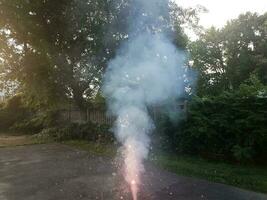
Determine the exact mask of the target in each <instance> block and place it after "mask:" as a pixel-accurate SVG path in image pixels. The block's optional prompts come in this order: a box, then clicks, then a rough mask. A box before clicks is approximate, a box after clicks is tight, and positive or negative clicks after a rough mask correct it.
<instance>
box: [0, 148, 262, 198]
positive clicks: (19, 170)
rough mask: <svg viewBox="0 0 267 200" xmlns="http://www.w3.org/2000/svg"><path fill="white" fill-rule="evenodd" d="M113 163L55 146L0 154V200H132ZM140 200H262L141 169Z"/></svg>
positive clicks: (227, 188)
mask: <svg viewBox="0 0 267 200" xmlns="http://www.w3.org/2000/svg"><path fill="white" fill-rule="evenodd" d="M118 168H119V167H118V160H114V159H111V158H108V157H99V156H96V155H93V154H90V153H88V152H85V151H81V150H77V149H75V148H72V147H69V146H66V145H60V144H43V145H26V146H20V147H6V148H0V200H94V199H99V200H113V199H114V200H119V199H125V200H128V199H131V198H130V195H129V188H128V187H127V184H125V182H124V181H123V178H122V176H121V173H120V171H119V170H118ZM146 171H147V172H146V174H144V181H143V182H144V183H143V185H142V187H141V192H140V196H139V200H169V199H173V200H174V199H175V200H208V199H209V200H267V196H266V195H264V194H259V193H254V192H249V191H245V190H241V189H238V188H235V187H231V186H226V185H223V184H216V183H210V182H208V181H203V180H198V179H193V178H187V177H180V176H177V175H175V174H172V173H169V172H166V171H163V170H160V169H158V168H156V167H154V166H153V165H151V164H147V166H146Z"/></svg>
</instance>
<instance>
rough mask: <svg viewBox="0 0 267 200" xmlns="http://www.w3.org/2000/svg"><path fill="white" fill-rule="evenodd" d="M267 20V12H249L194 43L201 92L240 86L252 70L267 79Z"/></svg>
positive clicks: (213, 91)
mask: <svg viewBox="0 0 267 200" xmlns="http://www.w3.org/2000/svg"><path fill="white" fill-rule="evenodd" d="M266 24H267V14H264V15H257V14H252V13H246V14H243V15H240V16H239V18H238V19H235V20H232V21H229V22H228V23H227V25H226V26H225V27H223V28H222V29H216V28H214V27H212V28H210V29H209V30H207V31H206V32H205V33H204V34H202V35H201V36H200V38H199V40H197V41H195V42H193V43H192V44H191V45H190V52H191V56H192V60H193V61H194V67H195V68H197V69H198V70H199V81H198V92H199V94H200V95H207V94H220V93H221V92H223V91H233V90H235V89H238V88H239V86H240V84H242V83H243V82H244V81H246V80H248V79H249V77H250V76H251V75H252V74H256V75H257V76H258V78H259V80H260V81H262V83H264V84H266V83H267V62H266V61H267V38H266V35H267V28H266V27H267V26H266Z"/></svg>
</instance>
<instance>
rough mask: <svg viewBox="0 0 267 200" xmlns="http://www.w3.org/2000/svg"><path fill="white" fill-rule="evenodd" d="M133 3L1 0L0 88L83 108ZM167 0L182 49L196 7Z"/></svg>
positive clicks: (122, 35) (168, 20) (123, 33)
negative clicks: (70, 102) (70, 101)
mask: <svg viewBox="0 0 267 200" xmlns="http://www.w3.org/2000/svg"><path fill="white" fill-rule="evenodd" d="M134 2H135V1H133V0H127V1H119V0H116V1H108V0H71V1H70V0H57V1H53V0H43V1H35V0H25V1H20V0H14V1H13V0H12V1H10V0H0V43H1V47H2V48H1V50H0V58H1V59H0V65H1V67H0V76H1V83H2V88H5V89H9V88H13V90H14V88H17V90H16V93H17V92H21V93H23V94H25V96H26V97H27V98H28V100H29V102H31V103H33V104H37V105H39V104H42V105H54V104H56V103H57V102H60V101H61V100H63V99H66V97H71V98H73V99H74V101H75V102H76V104H77V105H78V106H79V107H80V108H82V107H83V106H84V105H85V104H86V102H88V99H90V98H92V96H94V95H95V93H96V92H97V90H98V88H99V86H100V83H101V76H102V73H103V71H104V69H105V67H106V64H107V62H108V61H109V60H110V58H112V57H113V56H114V54H115V52H116V49H117V47H118V46H119V45H120V43H121V42H122V41H123V40H125V39H127V38H128V29H129V25H128V23H129V20H130V18H131V17H132V15H134V14H133V12H134V11H136V10H135V9H133V6H134ZM168 5H169V7H168V8H166V9H169V12H168V15H167V16H164V18H165V21H164V23H165V26H166V27H168V28H169V29H170V30H171V32H172V34H173V35H174V40H175V41H174V42H175V43H176V44H177V45H179V46H180V47H181V48H185V46H186V43H187V37H186V36H185V34H184V32H183V29H182V25H183V24H186V23H187V24H191V25H192V26H195V25H196V23H197V15H196V11H195V10H194V9H187V10H186V9H181V8H180V7H178V6H177V5H176V4H173V3H170V4H168ZM130 11H131V12H130ZM164 13H166V12H164ZM190 20H191V21H190ZM145 26H146V25H145V24H144V28H146V27H145ZM10 84H13V85H12V87H10Z"/></svg>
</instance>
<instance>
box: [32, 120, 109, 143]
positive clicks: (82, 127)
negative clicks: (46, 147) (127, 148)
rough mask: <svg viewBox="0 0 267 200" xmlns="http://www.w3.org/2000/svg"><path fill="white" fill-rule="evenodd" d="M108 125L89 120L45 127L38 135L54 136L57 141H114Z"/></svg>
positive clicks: (42, 136) (44, 136) (41, 136)
mask: <svg viewBox="0 0 267 200" xmlns="http://www.w3.org/2000/svg"><path fill="white" fill-rule="evenodd" d="M109 128H110V127H109V126H108V125H100V124H95V123H93V122H87V123H83V124H78V123H70V124H69V125H65V126H62V127H52V128H45V129H43V130H42V131H41V132H40V133H39V134H38V136H37V137H40V138H52V139H53V140H55V141H66V140H88V141H94V142H101V143H111V142H114V137H113V134H112V133H111V132H110V131H109Z"/></svg>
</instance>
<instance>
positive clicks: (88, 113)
mask: <svg viewBox="0 0 267 200" xmlns="http://www.w3.org/2000/svg"><path fill="white" fill-rule="evenodd" d="M159 110H160V108H159V107H154V108H152V109H150V115H151V117H152V118H153V119H157V118H158V117H160V116H159V115H160V111H159ZM173 110H174V112H175V111H177V112H183V113H186V112H187V102H186V101H183V102H179V103H177V104H176V106H175V108H173ZM59 114H60V118H61V119H62V120H64V121H69V122H73V123H85V122H88V121H91V122H94V123H98V124H108V125H111V124H112V123H113V122H114V120H115V117H113V116H110V115H107V113H106V110H105V109H104V108H103V107H102V106H95V107H93V108H87V109H86V110H83V111H81V110H79V109H78V108H76V107H73V106H70V107H69V108H68V109H62V110H60V111H59Z"/></svg>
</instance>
